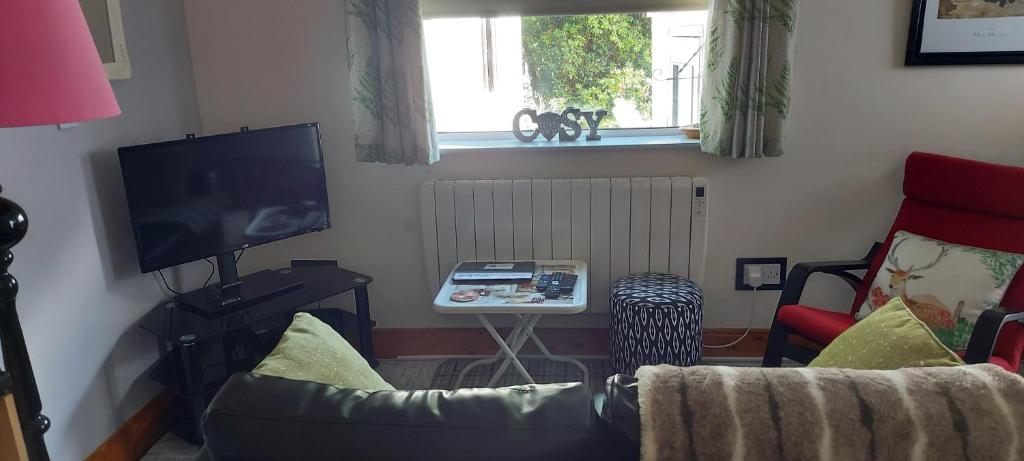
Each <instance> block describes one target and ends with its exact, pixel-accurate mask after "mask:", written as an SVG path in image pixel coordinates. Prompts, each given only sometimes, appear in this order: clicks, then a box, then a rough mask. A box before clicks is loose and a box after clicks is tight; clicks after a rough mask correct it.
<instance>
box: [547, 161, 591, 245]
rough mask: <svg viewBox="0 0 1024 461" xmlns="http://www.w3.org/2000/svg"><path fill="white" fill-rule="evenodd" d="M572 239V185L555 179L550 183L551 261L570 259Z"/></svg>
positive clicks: (563, 180)
mask: <svg viewBox="0 0 1024 461" xmlns="http://www.w3.org/2000/svg"><path fill="white" fill-rule="evenodd" d="M588 227H589V226H588ZM572 237H573V232H572V183H570V182H569V180H568V179H555V180H552V181H551V257H552V259H572Z"/></svg>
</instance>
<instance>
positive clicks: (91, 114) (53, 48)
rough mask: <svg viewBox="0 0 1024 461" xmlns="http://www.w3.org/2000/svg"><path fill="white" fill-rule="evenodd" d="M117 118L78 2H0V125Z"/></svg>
mask: <svg viewBox="0 0 1024 461" xmlns="http://www.w3.org/2000/svg"><path fill="white" fill-rule="evenodd" d="M120 114H121V108H120V107H119V106H118V105H117V99H116V98H114V91H113V89H111V88H110V81H108V80H107V74H106V72H105V71H104V70H103V63H102V62H100V55H99V52H97V51H96V44H95V43H94V42H93V39H92V35H91V34H90V33H89V26H88V25H87V24H86V23H85V16H84V15H83V14H82V8H81V6H79V4H78V0H0V127H15V126H30V125H52V124H57V123H69V122H80V121H85V120H92V119H97V118H107V117H114V116H117V115H120Z"/></svg>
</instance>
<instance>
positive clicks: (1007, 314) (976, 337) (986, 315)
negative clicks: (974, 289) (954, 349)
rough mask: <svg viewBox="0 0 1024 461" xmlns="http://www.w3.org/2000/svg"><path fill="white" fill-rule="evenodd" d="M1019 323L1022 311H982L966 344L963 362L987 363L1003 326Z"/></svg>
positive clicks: (996, 309) (1022, 317)
mask: <svg viewBox="0 0 1024 461" xmlns="http://www.w3.org/2000/svg"><path fill="white" fill-rule="evenodd" d="M1020 321H1024V311H1017V312H1011V311H1008V310H1006V309H1003V308H1000V307H996V308H992V309H986V310H985V311H982V313H981V315H979V316H978V321H977V323H975V324H974V331H973V332H972V333H971V340H970V341H969V342H968V343H967V352H966V353H965V354H964V362H967V363H987V362H988V359H989V358H990V357H992V350H993V349H995V347H996V339H998V338H999V332H1000V331H1001V330H1002V329H1003V325H1006V324H1007V323H1009V322H1020Z"/></svg>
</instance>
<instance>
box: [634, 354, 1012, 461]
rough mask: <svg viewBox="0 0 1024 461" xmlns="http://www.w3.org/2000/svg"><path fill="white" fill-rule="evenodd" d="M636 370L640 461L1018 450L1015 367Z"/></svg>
mask: <svg viewBox="0 0 1024 461" xmlns="http://www.w3.org/2000/svg"><path fill="white" fill-rule="evenodd" d="M637 377H638V378H639V386H640V389H639V392H640V419H641V444H642V446H641V453H642V459H643V460H645V461H654V460H659V461H661V460H749V459H760V460H815V459H817V460H921V461H924V460H937V459H942V460H1014V459H1024V433H1022V431H1021V429H1022V428H1024V426H1022V424H1024V378H1021V377H1020V376H1018V375H1015V374H1013V373H1009V372H1007V371H1005V370H1003V369H1002V368H999V367H997V366H995V365H988V364H984V365H970V366H962V367H934V368H905V369H902V370H893V371H862V370H843V369H826V368H772V369H761V368H730V367H692V368H679V367H672V366H667V365H659V366H656V367H650V366H648V367H642V368H640V370H638V371H637Z"/></svg>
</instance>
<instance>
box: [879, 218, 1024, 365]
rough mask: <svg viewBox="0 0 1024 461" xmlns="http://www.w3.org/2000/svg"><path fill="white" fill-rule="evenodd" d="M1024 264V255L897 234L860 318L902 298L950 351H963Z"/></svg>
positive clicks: (903, 233) (901, 232) (909, 234)
mask: <svg viewBox="0 0 1024 461" xmlns="http://www.w3.org/2000/svg"><path fill="white" fill-rule="evenodd" d="M1021 264H1024V255H1019V254H1015V253H1005V252H1001V251H994V250H986V249H982V248H974V247H968V246H963V245H956V244H952V243H946V242H941V241H938V240H933V239H930V238H927V237H922V236H920V235H915V234H911V233H910V232H906V231H898V232H896V234H895V235H894V236H893V240H892V246H890V248H889V254H888V255H886V258H885V261H884V262H883V264H882V267H881V268H880V269H879V270H878V275H876V276H875V280H874V281H873V282H872V284H871V289H870V291H869V292H868V297H867V299H866V300H865V301H864V304H863V305H862V306H861V315H867V314H869V313H871V312H874V311H875V310H877V309H879V308H881V307H882V306H885V305H886V304H887V303H888V302H889V301H890V300H891V299H893V298H901V299H902V300H903V303H904V304H906V306H907V308H908V309H910V312H912V313H913V314H914V315H915V316H916V317H917V318H918V319H920V320H921V321H922V322H924V323H925V325H928V327H929V328H931V329H932V331H933V332H934V333H935V336H936V337H938V338H939V340H940V341H942V343H943V344H945V345H946V347H948V348H950V349H952V350H954V351H963V350H966V349H967V342H968V340H970V338H971V332H972V331H973V330H974V323H975V322H976V321H977V320H978V316H979V315H981V312H982V311H984V310H986V309H990V308H993V307H998V306H999V302H1000V301H1001V300H1002V299H1003V294H1004V293H1005V292H1006V287H1007V286H1008V285H1009V284H1010V281H1011V280H1013V277H1014V276H1015V275H1016V274H1017V271H1018V270H1019V269H1020V267H1021Z"/></svg>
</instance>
